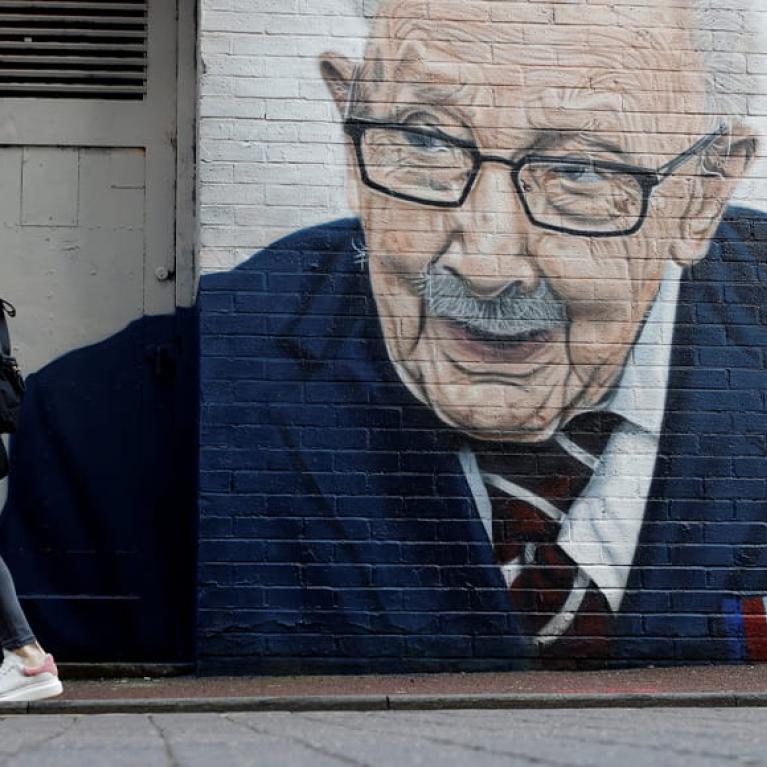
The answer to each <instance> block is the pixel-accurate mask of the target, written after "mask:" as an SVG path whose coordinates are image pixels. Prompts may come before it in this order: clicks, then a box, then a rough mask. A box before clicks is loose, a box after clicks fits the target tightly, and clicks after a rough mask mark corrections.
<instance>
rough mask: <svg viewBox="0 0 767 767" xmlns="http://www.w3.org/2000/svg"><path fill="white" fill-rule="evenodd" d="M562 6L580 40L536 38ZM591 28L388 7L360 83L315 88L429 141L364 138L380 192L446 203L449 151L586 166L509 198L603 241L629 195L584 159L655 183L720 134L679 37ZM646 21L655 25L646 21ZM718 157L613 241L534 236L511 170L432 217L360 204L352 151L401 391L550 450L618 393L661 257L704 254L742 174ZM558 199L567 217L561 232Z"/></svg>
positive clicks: (689, 171) (483, 431)
mask: <svg viewBox="0 0 767 767" xmlns="http://www.w3.org/2000/svg"><path fill="white" fill-rule="evenodd" d="M441 9H444V13H441V12H440V10H441ZM561 9H565V10H566V11H567V13H568V14H570V15H571V14H572V13H573V12H574V11H575V10H577V11H579V12H582V13H583V14H584V16H583V23H582V24H577V25H569V24H568V25H565V24H551V23H548V24H547V23H540V22H541V21H543V20H544V19H546V18H549V19H551V18H555V19H556V18H559V17H558V15H556V14H559V13H560V12H561ZM597 11H598V9H597V8H596V7H594V6H591V5H586V4H584V5H583V6H582V7H580V8H577V9H576V6H573V5H572V4H568V5H566V6H562V5H552V6H550V7H549V6H546V5H545V4H544V3H537V2H536V3H529V4H528V3H513V2H509V3H503V2H484V1H478V2H472V3H462V4H460V5H456V4H452V3H444V4H443V3H439V2H431V3H429V4H428V5H427V4H425V3H421V2H394V1H392V2H388V3H385V4H384V8H383V9H382V14H381V15H380V16H379V17H378V19H377V20H376V22H375V24H374V26H373V30H372V34H371V39H370V42H369V45H368V49H367V53H366V59H365V62H364V65H363V67H362V69H361V70H360V71H359V76H358V78H357V84H356V85H355V86H354V87H353V88H352V87H351V84H350V83H351V75H352V71H351V68H350V65H348V62H346V61H345V60H344V59H342V58H340V57H326V58H325V59H324V62H323V74H324V75H325V77H326V80H327V81H328V83H329V85H330V87H331V90H332V91H333V93H334V95H335V96H336V99H337V101H338V102H339V105H341V106H343V107H345V105H346V103H347V102H348V100H349V99H351V114H352V116H356V117H360V118H363V119H367V120H376V121H383V122H387V123H392V124H397V125H402V126H407V127H410V128H415V129H423V130H422V133H420V134H419V133H417V132H416V133H413V134H407V133H404V134H397V135H399V137H400V138H397V139H395V140H392V139H391V138H387V137H386V135H384V134H382V137H381V138H377V139H375V141H374V142H373V143H375V145H376V146H377V147H378V151H383V152H384V156H386V157H387V158H388V159H387V160H386V163H389V165H388V166H387V167H383V166H384V165H386V163H382V167H380V168H372V169H369V172H370V174H371V175H375V177H376V179H377V180H378V181H379V183H382V184H384V185H389V184H391V185H392V186H396V185H399V186H398V187H397V188H398V189H399V190H400V191H404V193H405V196H407V194H408V193H409V192H412V191H413V190H415V189H421V190H424V189H425V190H426V192H425V194H426V195H427V196H428V195H433V199H434V200H436V201H439V200H441V199H447V197H443V196H444V195H448V194H449V193H448V192H447V191H446V190H448V189H449V188H451V185H453V184H455V183H458V182H456V181H455V179H454V178H452V176H455V175H456V174H458V173H459V166H460V163H461V160H458V159H456V160H455V161H454V162H453V164H452V165H450V163H449V162H448V164H447V166H445V167H447V170H436V171H435V167H443V166H439V165H438V164H439V163H443V165H444V161H443V159H440V158H444V157H445V156H446V154H445V153H450V152H458V151H459V150H458V149H455V147H452V148H451V147H450V146H447V145H446V144H444V143H443V142H441V141H440V139H439V136H442V135H444V136H445V137H447V138H448V139H457V140H459V141H462V142H466V144H467V145H468V144H471V145H474V146H476V147H477V148H478V150H479V151H480V152H482V153H484V154H489V155H492V156H494V157H498V158H505V159H508V160H511V161H515V160H518V159H519V158H520V157H522V156H524V155H528V154H531V153H532V154H535V155H545V156H547V157H548V156H550V157H553V158H569V159H571V160H572V159H583V160H584V161H585V163H586V167H585V168H583V167H580V168H577V167H575V168H573V169H571V170H569V171H567V172H565V173H564V175H563V173H562V168H557V167H556V164H555V165H554V166H551V167H550V166H541V167H540V168H539V169H538V170H540V174H539V175H535V174H532V176H533V178H532V179H531V180H527V179H525V178H523V179H521V180H520V188H521V189H522V190H524V191H526V192H527V194H528V195H529V200H528V202H529V203H530V204H531V206H532V207H533V209H534V211H539V212H540V217H541V218H546V217H549V216H550V217H551V218H550V219H548V218H547V219H546V220H551V221H556V222H559V223H563V224H564V225H565V226H568V225H569V226H570V228H575V229H583V228H586V227H592V226H593V227H597V229H598V230H600V231H602V230H606V229H609V228H610V226H611V224H609V223H608V218H609V217H607V213H606V208H605V206H606V205H608V206H609V208H610V211H611V213H610V214H611V215H612V216H613V218H614V220H615V221H616V222H617V223H616V224H615V226H616V227H617V228H618V229H620V228H623V226H624V225H625V224H626V222H627V221H629V219H630V218H631V211H632V210H633V205H634V199H633V196H632V195H635V192H634V191H629V190H627V189H623V190H621V189H620V185H619V187H618V190H617V191H615V190H614V189H613V190H611V191H607V189H606V187H605V186H604V184H605V181H604V179H603V178H602V177H600V175H599V174H598V173H595V172H594V171H593V170H590V169H589V168H588V162H589V161H595V160H596V161H607V162H614V163H627V164H631V165H635V166H639V167H643V168H647V169H654V168H657V167H659V166H661V165H662V164H664V163H665V162H667V161H668V160H669V159H671V158H672V157H674V156H675V155H677V154H679V153H680V152H682V151H684V150H685V149H686V148H688V147H689V146H690V145H691V144H692V143H694V142H695V141H696V140H697V139H698V138H699V137H700V136H702V135H704V134H706V133H708V132H710V131H711V130H712V129H714V128H716V125H717V123H716V120H715V119H714V118H707V117H706V116H705V114H704V112H705V109H704V107H705V99H704V94H703V78H702V76H700V75H699V74H696V73H695V69H696V67H697V68H698V69H699V67H698V62H697V60H696V59H695V56H694V55H693V53H692V52H691V48H692V46H691V45H690V44H689V40H688V39H687V36H686V35H685V34H684V32H681V31H680V30H679V29H676V30H674V31H673V32H672V33H665V32H664V33H661V32H658V33H657V34H656V35H653V34H651V33H649V32H647V31H645V32H643V33H642V34H641V35H640V34H639V33H638V32H636V31H635V28H636V27H642V26H643V24H642V19H641V18H640V17H638V16H637V13H636V9H635V8H634V9H632V13H633V15H632V16H631V17H630V19H631V20H630V21H629V20H627V21H626V22H625V24H624V25H622V26H621V27H620V28H618V27H615V26H612V27H602V31H601V32H600V28H599V27H596V26H591V25H590V24H589V19H588V14H589V13H596V12H597ZM645 12H646V13H647V14H648V18H647V19H646V21H648V22H649V19H650V17H649V14H651V13H652V12H653V11H652V9H650V8H647V9H646V11H645ZM547 14H549V15H547ZM531 16H532V18H531ZM628 18H629V17H628V16H627V19H628ZM680 18H683V17H681V16H680ZM632 25H633V26H632ZM644 26H646V27H647V28H648V29H651V28H652V27H653V24H651V23H647V24H645V25H644ZM685 49H686V50H685ZM424 131H425V132H424ZM389 135H391V134H389ZM435 135H436V136H437V138H435V137H434V136H435ZM403 137H404V138H403ZM387 141H389V142H390V144H391V145H390V147H389V150H388V154H385V152H386V151H387V150H386V142H387ZM723 143H726V142H718V144H717V145H716V146H715V147H713V148H712V149H711V150H710V151H709V152H708V156H707V158H706V159H705V160H704V161H705V162H708V163H709V164H710V163H714V165H717V163H719V160H721V162H720V163H719V164H718V165H717V168H716V170H717V173H715V174H713V175H712V176H711V177H710V178H707V179H704V178H702V177H701V175H700V173H699V171H700V168H701V159H700V158H694V159H692V160H690V161H689V163H687V164H686V165H685V166H684V167H683V168H682V169H681V171H680V172H678V174H676V175H675V176H674V177H671V178H669V179H668V180H666V181H665V182H664V183H663V185H662V186H661V187H659V188H658V189H657V190H656V191H655V193H654V195H653V199H652V201H651V204H650V208H649V211H648V214H647V218H646V220H645V221H644V224H643V226H642V228H641V229H640V230H639V231H638V232H637V233H635V234H632V235H628V236H616V237H593V236H586V235H582V234H567V233H562V232H558V231H551V230H547V229H544V228H541V227H540V226H536V225H535V224H533V223H532V222H531V221H530V219H529V217H528V215H526V213H525V210H524V209H523V206H522V202H521V199H520V196H519V194H518V192H517V191H516V190H515V186H514V182H513V179H512V174H511V172H510V168H509V166H508V165H503V164H500V163H497V162H492V161H491V162H486V163H485V164H484V165H483V166H482V169H481V171H480V172H479V175H478V176H477V178H476V181H475V183H474V186H473V187H472V189H471V192H470V193H469V194H468V197H466V199H465V201H464V202H463V204H462V205H461V206H460V207H440V206H438V205H433V204H432V205H427V204H421V203H419V202H414V201H412V200H407V199H402V198H401V197H394V196H391V195H387V194H384V193H383V192H382V191H380V190H376V189H372V188H370V186H369V185H366V184H364V183H363V182H362V180H361V176H360V170H359V167H358V164H357V160H356V157H353V156H352V155H353V152H352V150H351V148H350V168H351V171H350V173H351V179H350V180H351V183H352V202H353V204H354V206H355V208H356V209H357V211H358V213H359V215H360V217H361V220H362V224H363V227H364V230H365V236H366V241H367V247H368V253H369V266H370V274H371V280H372V287H373V293H374V295H375V299H376V303H377V307H378V312H379V314H380V318H381V323H382V327H383V332H384V336H385V339H386V344H387V348H388V350H389V354H390V356H391V358H392V361H393V362H394V363H395V365H396V367H397V370H398V372H399V374H400V376H401V378H402V380H403V381H404V383H405V384H406V385H407V386H408V387H409V388H410V389H411V391H412V392H413V393H414V394H415V395H416V396H417V397H418V398H419V399H421V400H422V401H424V402H425V403H427V404H428V405H429V406H430V407H432V408H433V409H434V410H435V411H436V412H437V414H438V415H439V416H440V417H441V418H442V420H444V421H445V422H447V423H448V424H450V425H452V426H455V427H457V428H459V429H461V430H463V431H466V432H468V433H471V434H474V435H476V436H479V437H484V438H488V439H513V440H521V441H526V440H540V439H544V438H546V437H547V436H548V435H550V434H551V432H552V431H553V430H554V429H556V428H557V426H558V425H559V424H560V423H562V422H563V421H565V420H567V419H568V418H569V417H571V416H572V414H574V413H576V412H578V411H579V410H581V409H583V408H586V407H589V406H591V405H593V404H595V403H597V402H598V401H599V400H600V399H601V398H603V397H604V396H605V395H606V393H607V392H608V391H609V389H610V387H611V386H613V385H614V384H615V383H616V381H617V379H618V377H619V375H620V372H621V370H622V368H623V365H624V362H625V360H626V356H627V354H628V352H629V350H630V348H631V346H632V344H633V343H634V341H635V340H636V338H637V336H638V333H639V331H640V329H641V326H642V323H643V320H644V318H645V317H646V315H647V312H648V309H649V307H650V306H651V304H652V302H653V300H654V299H655V297H656V295H657V293H658V288H659V285H660V281H661V279H662V276H663V274H664V270H665V268H666V265H667V263H668V261H669V259H671V258H673V259H675V260H676V261H677V262H678V263H679V264H680V265H683V266H686V265H689V264H691V263H693V262H694V261H695V260H697V259H698V258H700V257H702V256H703V255H704V253H705V251H706V241H707V239H708V238H709V237H710V236H711V234H712V233H713V231H714V229H715V227H716V224H717V222H718V218H719V217H720V214H721V211H722V209H723V207H724V206H723V203H724V202H726V200H727V198H728V197H729V195H730V193H731V191H732V187H733V185H734V181H735V176H736V175H739V173H740V172H742V170H743V165H744V163H745V160H744V159H743V158H742V157H740V158H736V159H735V160H730V161H728V162H729V165H728V164H727V162H725V161H724V160H722V158H721V154H722V150H721V147H720V145H721V144H723ZM398 144H399V146H398ZM381 147H383V149H381ZM736 154H737V153H736ZM741 154H742V153H741ZM714 155H716V157H714ZM376 156H377V155H375V154H374V153H371V157H372V158H373V159H375V157H376ZM392 158H393V159H392ZM403 158H404V159H403ZM413 158H415V160H414V159H413ZM433 158H436V159H433ZM712 158H713V159H712ZM717 158H718V159H717ZM392 163H394V165H395V167H394V168H392V167H391V164H392ZM397 163H407V164H408V168H407V169H406V170H403V169H402V168H399V169H398V168H397V167H396V165H397ZM435 163H436V164H437V165H435ZM737 163H739V165H738V168H737V170H738V173H735V172H733V171H734V167H735V164H737ZM547 168H548V170H547ZM549 170H551V171H552V172H553V173H555V174H558V178H559V181H557V183H556V184H550V183H549V180H548V179H547V177H546V173H548V172H549ZM440 174H441V175H440ZM451 174H452V175H451ZM693 174H695V175H693ZM730 177H732V178H730ZM563 179H564V180H563ZM568 187H569V188H568ZM419 194H420V193H419ZM564 196H567V197H568V199H570V198H573V199H575V201H576V203H577V205H576V209H575V210H574V212H573V213H572V215H571V214H570V213H569V212H568V206H567V204H566V203H565V202H563V200H564ZM606 201H607V202H606ZM616 216H617V217H616ZM595 222H596V223H595Z"/></svg>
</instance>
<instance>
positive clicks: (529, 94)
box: [202, 0, 767, 667]
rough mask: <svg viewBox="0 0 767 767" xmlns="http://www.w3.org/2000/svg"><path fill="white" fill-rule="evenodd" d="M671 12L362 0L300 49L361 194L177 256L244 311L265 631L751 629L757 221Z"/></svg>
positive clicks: (444, 657)
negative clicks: (338, 42) (231, 267)
mask: <svg viewBox="0 0 767 767" xmlns="http://www.w3.org/2000/svg"><path fill="white" fill-rule="evenodd" d="M691 5H693V6H694V4H691ZM608 13H609V14H613V15H614V16H615V18H612V17H611V18H609V19H608V18H605V16H604V14H608ZM544 14H547V18H548V19H549V22H548V23H547V24H541V23H539V22H540V19H541V18H542V16H543V15H544ZM598 14H601V16H598ZM701 19H705V9H703V10H701V9H700V8H696V7H690V8H682V7H670V6H669V5H668V4H666V3H662V2H651V1H650V0H645V2H642V3H636V4H634V5H632V7H631V8H626V9H623V10H621V7H619V6H615V7H613V6H611V7H609V8H608V7H600V6H594V5H590V4H586V3H574V4H573V3H566V4H549V3H546V2H540V3H539V2H536V3H526V2H503V1H501V0H495V1H494V2H489V1H486V0H471V1H470V2H461V3H453V2H440V1H438V0H434V1H432V2H421V1H418V0H384V1H383V2H381V3H378V4H377V5H376V8H375V11H374V12H373V14H372V19H371V27H370V37H369V40H368V44H367V48H366V52H365V56H364V60H363V61H361V62H359V63H355V62H352V61H350V60H348V59H347V58H345V57H344V56H342V55H339V54H327V55H325V56H323V57H322V60H321V62H320V68H321V73H322V76H323V77H324V79H325V81H326V83H327V86H328V88H329V90H330V93H331V95H332V97H333V99H334V101H335V103H336V105H337V107H338V114H339V119H340V120H341V122H342V124H343V130H344V134H345V138H346V151H347V153H348V188H349V201H350V205H351V207H352V209H353V210H354V211H355V213H356V215H357V218H356V219H352V220H349V219H347V220H343V221H339V222H334V223H330V224H327V225H323V226H319V227H315V228H313V229H309V230H304V231H302V232H299V233H297V234H295V235H292V236H290V237H288V238H286V239H284V240H282V241H280V242H278V243H276V244H275V245H273V246H271V247H270V248H268V249H266V250H265V251H263V252H261V253H259V254H257V255H256V256H254V257H253V258H252V259H251V260H250V261H248V262H247V263H245V264H244V265H243V266H241V267H240V268H238V269H237V270H235V271H234V272H230V273H228V274H223V275H212V276H208V277H206V278H205V279H204V280H203V285H202V298H203V310H204V311H205V309H204V307H205V306H206V304H205V302H206V301H208V302H211V304H210V305H211V306H212V305H213V304H212V301H219V304H218V305H219V306H220V305H221V303H220V296H221V294H222V293H233V294H234V296H235V298H234V302H233V304H232V305H233V306H234V307H236V308H237V309H236V310H235V311H228V312H224V313H221V314H220V315H217V316H216V318H215V320H216V322H218V323H221V324H219V325H218V327H219V328H220V329H221V332H222V333H226V332H228V331H227V330H226V329H227V328H228V329H229V331H230V332H231V330H232V328H237V327H238V326H239V327H242V323H243V322H245V321H247V320H246V317H247V318H250V321H251V322H252V316H253V315H252V314H246V312H249V313H252V312H256V313H257V314H259V315H261V318H262V321H263V324H262V325H261V326H260V328H261V329H260V330H259V331H258V332H257V338H256V339H255V340H254V339H253V338H252V337H249V338H248V339H247V343H246V341H245V340H243V342H242V343H241V344H240V346H239V347H238V352H237V354H238V355H239V356H240V357H241V358H242V359H241V360H240V362H241V364H242V365H246V364H249V367H248V368H247V369H248V370H249V371H250V372H249V374H248V381H247V382H243V383H242V384H240V385H238V387H237V394H236V395H235V396H234V398H233V400H232V402H236V403H238V404H237V406H236V407H235V408H234V410H235V411H236V412H237V413H239V414H240V415H237V418H241V416H242V412H245V409H243V408H241V407H239V405H242V404H243V403H245V404H246V405H247V406H248V407H247V410H246V411H247V413H248V414H249V416H248V417H249V419H250V422H251V423H255V424H257V426H258V428H257V429H255V430H252V429H251V430H250V431H247V432H246V431H243V432H242V435H243V436H242V437H241V438H240V441H239V443H238V444H237V457H238V460H239V461H241V463H240V464H238V465H245V464H247V465H248V466H249V468H250V469H251V471H250V473H249V474H247V475H241V476H243V477H245V478H244V479H243V480H242V481H241V482H240V483H239V485H238V486H236V487H235V488H234V492H235V493H237V494H239V495H241V496H242V498H241V499H240V501H241V502H242V504H243V507H242V508H243V513H250V514H256V515H258V516H257V518H256V519H253V520H251V526H250V527H249V528H248V532H249V533H250V534H252V536H251V537H253V538H256V539H259V540H260V541H262V543H263V546H262V549H261V551H262V552H263V560H264V562H265V564H264V565H263V567H264V575H265V576H266V575H267V574H268V572H273V573H276V574H278V575H280V579H281V580H280V581H279V583H268V582H267V581H266V580H260V581H259V583H260V584H263V602H260V603H259V602H257V603H256V604H255V605H254V607H256V608H257V607H260V608H261V609H260V610H258V609H256V610H255V612H254V615H255V616H256V617H255V618H254V620H255V621H256V622H257V623H258V621H259V620H260V621H261V622H262V628H263V630H264V632H265V633H266V634H270V633H271V634H273V636H272V637H271V638H270V640H269V642H268V643H267V648H268V649H267V655H268V654H269V653H270V652H273V653H274V654H277V655H279V654H283V655H284V654H290V653H291V652H292V651H293V650H295V648H296V642H304V644H303V645H302V646H303V647H304V648H305V649H306V648H311V650H309V649H306V654H308V655H312V657H319V656H323V655H324V656H333V655H338V654H345V655H346V656H348V657H357V658H360V657H363V656H364V657H366V658H376V657H377V658H381V657H386V656H397V657H398V658H400V659H401V658H405V659H407V658H411V659H412V661H413V662H412V665H413V666H417V665H420V666H425V665H428V664H429V663H431V664H433V665H434V666H435V667H436V666H439V665H444V664H446V663H450V662H451V661H455V660H458V661H459V662H460V663H461V664H463V665H464V666H468V665H471V664H473V665H474V667H477V666H492V665H494V664H496V665H497V664H499V663H507V664H508V663H509V662H513V661H515V660H516V661H519V662H520V664H521V663H524V662H528V661H529V662H532V663H534V664H536V665H541V666H543V665H547V664H549V665H551V664H562V663H583V662H591V661H598V662H605V661H607V662H632V661H638V660H641V659H653V660H656V661H660V662H673V661H682V660H696V659H704V658H705V659H730V660H735V659H744V658H749V659H757V658H759V657H764V656H765V655H767V645H765V644H764V642H763V641H762V640H761V638H760V637H761V636H762V635H763V634H765V633H767V623H765V621H764V617H763V614H764V608H763V603H764V600H763V599H762V597H763V595H765V594H767V546H765V543H766V542H767V527H765V522H767V515H765V497H766V495H767V493H766V492H765V480H764V468H765V462H764V453H765V433H767V429H766V428H765V426H766V425H767V424H766V421H767V419H766V418H765V409H764V400H763V394H762V392H763V390H764V383H765V375H764V349H765V348H766V347H767V337H766V336H765V328H764V315H763V307H764V306H765V305H767V303H766V299H767V294H766V293H765V284H764V280H765V273H764V271H763V267H762V266H761V265H760V260H761V255H762V252H761V251H762V249H763V248H764V247H765V246H764V240H765V238H767V223H766V221H765V219H764V218H763V216H762V214H760V213H756V212H754V211H750V210H746V209H743V208H733V207H729V206H728V202H729V200H730V198H731V197H732V195H733V192H734V190H735V187H736V185H737V183H738V182H739V180H740V179H741V178H742V177H743V175H744V173H745V172H746V170H747V169H748V167H749V165H750V163H751V161H752V158H753V156H754V154H755V152H756V149H757V140H756V137H755V136H754V134H753V133H752V132H750V131H749V129H748V127H747V126H746V124H745V122H744V121H743V120H741V119H740V118H739V116H738V115H737V114H736V110H735V109H734V108H733V107H737V106H738V104H737V99H731V98H729V96H730V95H731V93H730V88H729V80H728V73H729V72H730V71H731V70H732V67H731V66H730V64H728V59H727V57H726V56H722V57H720V58H721V60H720V59H719V58H717V57H716V56H711V55H702V54H701V53H700V52H699V51H700V50H701V49H702V45H701V43H700V35H701V33H702V31H703V24H702V22H701ZM227 306H228V304H227ZM250 327H252V326H250ZM207 365H208V366H207V367H205V366H204V368H203V382H204V384H203V386H205V382H206V381H208V382H210V381H214V380H215V379H216V378H217V373H216V369H215V367H214V365H215V360H213V361H212V362H209V363H207ZM241 369H242V370H245V367H242V368H241ZM254 379H255V380H254ZM266 403H269V406H268V407H266ZM203 404H204V406H205V405H206V404H209V403H203ZM216 418H220V419H223V421H225V420H226V417H225V416H222V414H221V408H218V409H217V406H216V405H215V404H211V405H210V408H206V407H204V408H203V421H204V425H207V426H214V425H216V424H217V423H218V425H219V426H220V425H221V423H223V421H219V422H217V421H216ZM241 425H242V424H240V426H241ZM206 503H207V504H209V506H208V507H207V508H209V509H212V510H215V508H216V504H217V503H220V504H224V503H229V504H231V503H232V496H231V494H222V493H220V489H217V490H216V491H214V492H211V493H209V494H208V495H207V497H206ZM246 506H247V507H248V509H249V511H248V512H245V507H246ZM266 563H268V566H267V564H266ZM288 563H292V565H293V566H292V567H288ZM274 565H282V567H281V568H274ZM270 568H271V569H270ZM277 570H279V573H278V572H277ZM256 590H257V589H256ZM256 590H254V592H255V591H256ZM254 599H258V597H255V596H254ZM763 624H764V625H763ZM291 648H293V649H292V650H291ZM371 662H372V661H371ZM405 662H407V661H405ZM336 665H337V661H336ZM368 665H370V664H368Z"/></svg>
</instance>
